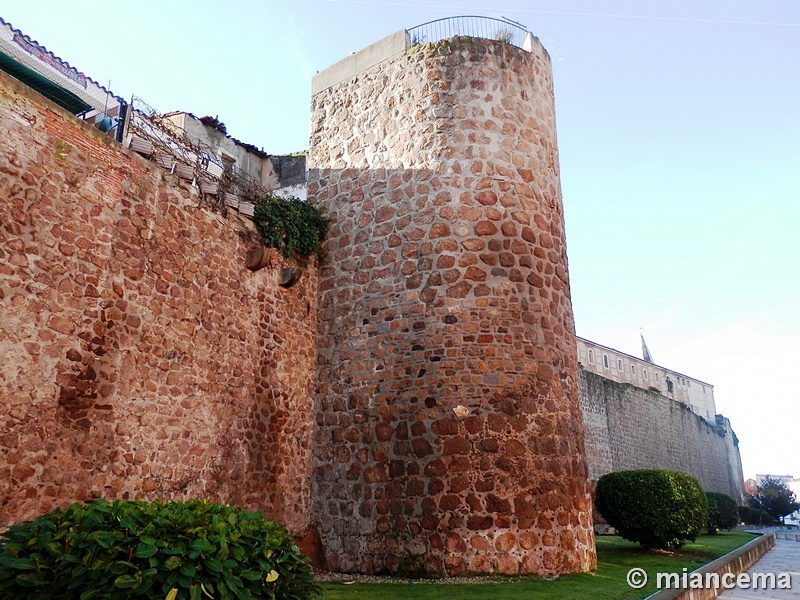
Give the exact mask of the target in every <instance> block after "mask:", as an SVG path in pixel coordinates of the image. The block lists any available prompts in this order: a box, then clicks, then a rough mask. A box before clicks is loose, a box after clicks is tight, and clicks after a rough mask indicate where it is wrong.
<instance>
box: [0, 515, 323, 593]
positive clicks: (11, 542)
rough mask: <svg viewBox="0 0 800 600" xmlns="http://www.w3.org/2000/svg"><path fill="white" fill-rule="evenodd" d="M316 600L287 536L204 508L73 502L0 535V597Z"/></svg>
mask: <svg viewBox="0 0 800 600" xmlns="http://www.w3.org/2000/svg"><path fill="white" fill-rule="evenodd" d="M318 594H319V588H318V586H317V584H316V583H315V581H314V577H313V574H312V571H311V566H310V565H309V563H308V559H307V558H305V557H304V556H303V555H302V554H301V553H300V550H299V549H298V547H297V546H296V545H295V543H294V541H293V540H292V538H291V537H290V536H289V534H288V533H287V532H286V530H285V529H284V528H283V527H281V526H280V525H278V524H277V523H273V522H270V521H266V520H265V519H264V518H263V517H262V516H261V513H251V512H245V511H242V510H239V509H237V508H232V507H229V506H222V505H219V504H210V503H208V502H206V501H204V500H193V501H190V502H161V501H156V502H152V503H147V502H144V501H140V500H132V501H129V500H118V501H116V502H114V503H109V502H107V501H105V500H94V501H92V502H90V503H88V504H77V503H76V504H73V505H71V506H69V507H68V508H67V509H66V510H55V511H53V512H51V513H49V514H46V515H44V516H41V517H38V518H37V519H35V520H34V521H30V522H27V523H22V524H20V525H13V526H11V527H10V528H9V529H8V531H6V532H5V533H3V534H2V535H1V536H0V598H25V599H26V600H39V599H42V600H43V599H49V598H59V599H65V600H73V599H74V600H89V599H90V598H96V599H100V598H115V599H117V598H158V599H162V598H163V599H166V600H177V599H184V598H188V599H191V600H197V599H199V598H215V599H218V600H224V599H233V598H237V599H239V598H244V599H247V598H280V599H281V600H290V599H291V600H305V599H307V598H310V597H311V596H312V595H318Z"/></svg>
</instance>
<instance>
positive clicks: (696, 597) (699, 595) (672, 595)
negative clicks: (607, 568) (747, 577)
mask: <svg viewBox="0 0 800 600" xmlns="http://www.w3.org/2000/svg"><path fill="white" fill-rule="evenodd" d="M774 545H775V534H773V533H766V534H763V535H761V537H757V538H756V539H754V540H751V541H749V542H747V543H746V544H745V545H744V546H742V547H740V548H737V549H736V550H733V551H732V552H728V554H726V555H724V556H720V557H719V558H718V559H716V560H714V561H712V562H710V563H708V564H707V565H703V566H702V567H700V568H699V569H696V570H694V571H692V572H691V573H689V575H691V574H692V573H701V574H702V576H703V579H705V574H706V573H718V574H719V575H720V577H721V576H722V575H723V574H724V573H733V574H735V575H738V574H739V573H744V572H745V571H746V570H747V569H749V568H750V567H751V566H753V564H754V563H755V562H756V561H757V560H758V559H759V558H761V557H762V556H764V554H766V552H767V550H769V549H770V548H772V547H773V546H774ZM724 591H725V588H723V587H719V588H708V589H688V588H678V589H665V590H659V591H657V592H655V593H654V594H650V595H649V596H647V597H646V598H645V600H713V599H714V598H716V597H717V596H719V595H720V594H721V593H722V592H724Z"/></svg>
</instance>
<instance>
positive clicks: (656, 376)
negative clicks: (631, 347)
mask: <svg viewBox="0 0 800 600" xmlns="http://www.w3.org/2000/svg"><path fill="white" fill-rule="evenodd" d="M653 377H655V378H656V382H658V373H653Z"/></svg>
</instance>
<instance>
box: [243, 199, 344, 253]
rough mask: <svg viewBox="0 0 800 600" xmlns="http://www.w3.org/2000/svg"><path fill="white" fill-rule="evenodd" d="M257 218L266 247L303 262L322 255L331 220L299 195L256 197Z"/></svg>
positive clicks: (255, 213)
mask: <svg viewBox="0 0 800 600" xmlns="http://www.w3.org/2000/svg"><path fill="white" fill-rule="evenodd" d="M253 221H254V222H255V224H256V227H257V228H258V231H259V233H261V237H262V238H263V240H264V244H265V245H266V246H268V247H270V248H275V249H277V250H278V252H280V253H281V254H282V255H283V256H286V257H289V258H295V259H299V260H300V261H301V262H302V261H303V260H304V259H305V258H307V257H309V256H311V255H313V256H316V257H317V258H319V256H320V247H321V244H322V240H323V239H324V238H325V234H326V233H327V232H328V219H327V218H326V217H324V216H323V215H322V213H321V212H320V210H319V209H318V208H317V207H316V206H314V205H313V204H311V203H310V202H304V201H303V200H300V199H298V198H280V197H278V196H271V195H266V194H265V195H262V196H261V197H259V198H258V199H257V200H256V207H255V210H254V212H253Z"/></svg>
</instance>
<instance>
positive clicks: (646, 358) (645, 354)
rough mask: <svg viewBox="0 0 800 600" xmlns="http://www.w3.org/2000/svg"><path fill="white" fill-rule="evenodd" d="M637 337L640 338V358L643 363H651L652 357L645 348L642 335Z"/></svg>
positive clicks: (645, 344) (645, 343)
mask: <svg viewBox="0 0 800 600" xmlns="http://www.w3.org/2000/svg"><path fill="white" fill-rule="evenodd" d="M639 337H640V338H642V358H643V359H644V361H645V362H649V363H652V362H653V356H652V355H651V354H650V350H648V348H647V342H645V341H644V335H642V333H641V332H640V333H639Z"/></svg>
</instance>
